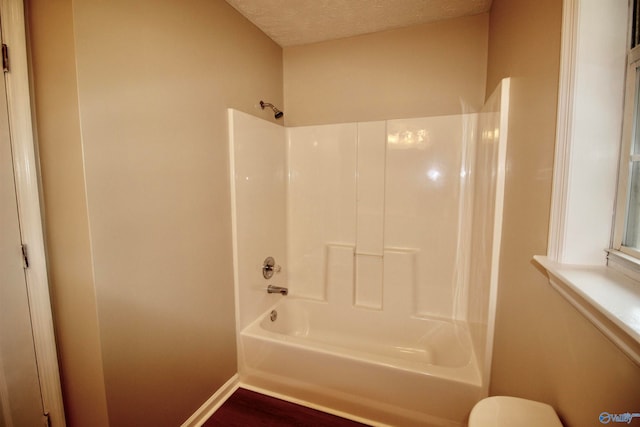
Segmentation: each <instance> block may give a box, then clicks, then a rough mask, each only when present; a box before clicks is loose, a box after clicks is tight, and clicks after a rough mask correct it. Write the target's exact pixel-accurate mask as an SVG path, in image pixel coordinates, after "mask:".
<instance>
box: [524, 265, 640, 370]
mask: <svg viewBox="0 0 640 427" xmlns="http://www.w3.org/2000/svg"><path fill="white" fill-rule="evenodd" d="M533 258H534V260H535V261H536V262H537V263H538V264H539V265H540V266H542V267H543V268H544V269H545V270H546V272H547V276H548V278H549V283H550V284H551V286H553V287H554V288H555V289H556V290H557V291H558V292H559V293H560V295H562V296H563V297H564V298H565V299H567V300H568V301H569V302H570V303H571V304H572V305H573V306H574V307H575V308H576V309H577V310H578V311H580V312H581V313H582V314H583V315H584V316H585V317H586V318H587V319H589V320H590V321H591V322H592V323H593V324H594V325H595V326H596V327H597V328H598V329H599V330H600V331H602V333H604V334H605V335H606V336H607V337H608V338H609V339H610V340H611V341H612V342H613V343H614V344H615V345H617V346H618V347H619V348H620V349H621V350H622V351H623V352H624V353H625V354H626V355H627V356H629V357H630V358H631V359H632V360H633V361H634V362H635V363H636V364H638V365H640V283H638V282H637V281H635V280H633V279H631V278H629V277H627V276H625V275H624V274H622V273H621V272H619V271H615V270H614V269H612V268H611V267H607V266H576V265H568V264H560V263H557V262H554V261H551V260H550V259H549V258H547V257H546V256H539V255H536V256H534V257H533Z"/></svg>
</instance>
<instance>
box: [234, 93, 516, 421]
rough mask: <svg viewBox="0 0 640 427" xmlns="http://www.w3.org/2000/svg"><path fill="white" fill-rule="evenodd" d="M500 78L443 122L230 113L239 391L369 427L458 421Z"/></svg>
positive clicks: (485, 363) (476, 380)
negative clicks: (269, 266)
mask: <svg viewBox="0 0 640 427" xmlns="http://www.w3.org/2000/svg"><path fill="white" fill-rule="evenodd" d="M508 88H509V82H508V80H505V81H503V83H502V85H501V87H499V88H498V89H497V90H496V92H495V93H494V94H493V95H492V96H491V98H490V99H489V101H488V102H487V104H486V105H485V107H484V109H483V111H482V112H480V113H470V114H462V115H454V116H438V117H425V118H412V119H399V120H388V121H377V122H365V123H345V124H332V125H321V126H305V127H296V128H288V129H286V128H283V127H280V126H277V125H274V124H272V123H269V122H266V121H263V120H260V119H257V118H255V117H253V116H250V115H247V114H244V113H241V112H238V111H234V110H229V120H230V157H231V175H232V179H231V187H232V188H231V192H232V204H233V207H232V209H233V233H234V239H233V240H234V268H235V281H236V283H235V285H236V314H237V318H236V320H237V331H238V349H239V355H238V356H239V362H238V363H239V373H240V380H241V382H242V383H243V384H244V385H245V386H247V387H254V388H259V389H261V390H263V391H267V392H270V393H275V394H279V395H284V396H287V397H289V398H291V399H294V400H302V401H304V402H307V403H310V404H314V405H320V406H322V407H324V408H325V409H328V410H331V411H338V412H339V413H341V414H343V415H344V414H347V415H349V416H351V417H355V418H360V419H364V420H366V421H367V422H369V423H374V424H375V423H378V424H380V425H384V424H391V425H434V426H440V425H441V426H456V425H462V424H463V423H464V421H465V418H466V416H467V415H468V412H469V410H470V409H471V407H472V406H473V404H474V403H475V402H476V401H477V400H479V399H480V398H482V397H483V396H485V395H486V393H487V387H488V377H489V369H490V363H491V348H492V341H493V317H494V311H495V295H496V283H497V267H498V266H497V260H498V251H499V246H500V244H499V242H500V230H501V215H502V193H503V187H504V158H505V150H506V145H505V143H506V129H507V127H506V120H507V114H506V113H507V112H508ZM267 256H273V257H274V258H275V259H276V262H277V263H278V264H280V265H282V271H281V272H280V273H278V274H276V275H274V277H273V278H272V279H269V280H265V279H264V278H263V277H262V274H261V271H260V269H261V263H262V261H263V260H264V259H265V258H266V257H267ZM269 284H273V285H278V286H286V287H288V288H289V295H288V296H284V297H283V296H281V295H273V294H271V295H270V294H267V292H266V287H267V286H268V285H269ZM272 310H275V311H276V312H277V319H275V320H272V317H274V316H271V315H270V314H271V312H272Z"/></svg>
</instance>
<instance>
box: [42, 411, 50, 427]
mask: <svg viewBox="0 0 640 427" xmlns="http://www.w3.org/2000/svg"><path fill="white" fill-rule="evenodd" d="M43 422H44V427H51V417H50V416H49V413H48V412H45V414H44V420H43Z"/></svg>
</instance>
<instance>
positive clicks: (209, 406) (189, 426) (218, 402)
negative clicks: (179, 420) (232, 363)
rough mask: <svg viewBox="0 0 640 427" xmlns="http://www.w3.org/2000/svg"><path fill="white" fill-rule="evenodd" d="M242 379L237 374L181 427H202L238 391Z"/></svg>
mask: <svg viewBox="0 0 640 427" xmlns="http://www.w3.org/2000/svg"><path fill="white" fill-rule="evenodd" d="M239 384H240V378H239V377H238V374H235V375H234V376H232V377H231V378H229V380H228V381H227V382H226V383H224V384H223V385H222V387H220V388H219V389H218V390H217V391H216V392H215V393H213V395H212V396H211V397H210V398H209V399H207V401H206V402H204V403H203V404H202V406H201V407H199V408H198V409H197V410H196V412H194V413H193V415H191V416H190V417H189V419H188V420H187V421H185V422H184V423H183V424H182V425H181V426H180V427H200V426H202V424H204V422H205V421H207V420H208V419H209V417H211V415H213V413H214V412H215V411H216V410H218V408H219V407H220V406H222V404H223V403H224V402H225V401H226V400H227V399H228V398H229V396H231V395H232V394H233V392H234V391H236V390H237V389H238V385H239Z"/></svg>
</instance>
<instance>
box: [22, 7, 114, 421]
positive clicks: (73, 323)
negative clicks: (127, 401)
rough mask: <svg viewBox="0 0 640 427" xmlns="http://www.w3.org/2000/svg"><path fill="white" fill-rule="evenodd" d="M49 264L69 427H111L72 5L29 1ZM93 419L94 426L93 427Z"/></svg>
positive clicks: (36, 114) (29, 24) (30, 35)
mask: <svg viewBox="0 0 640 427" xmlns="http://www.w3.org/2000/svg"><path fill="white" fill-rule="evenodd" d="M27 6H28V11H27V14H28V26H29V29H30V31H29V37H30V42H31V43H30V48H31V64H32V69H33V70H35V72H34V73H32V78H33V84H34V89H35V92H34V101H35V110H36V111H35V118H36V121H37V128H36V131H37V136H38V139H39V146H38V148H39V154H40V165H41V174H42V182H43V187H44V191H43V196H44V208H45V227H46V240H47V258H48V263H49V278H50V286H51V299H52V306H53V314H54V319H55V332H56V338H57V341H58V353H59V361H60V365H61V366H60V368H61V375H62V388H63V390H62V391H63V395H64V399H65V400H64V403H65V412H66V414H65V415H66V418H67V422H68V425H69V426H82V425H93V426H96V427H104V426H108V425H109V424H108V415H107V405H106V403H107V401H106V394H105V389H104V375H103V367H102V353H101V348H100V331H99V329H98V314H97V305H96V295H95V289H94V280H93V265H92V259H91V246H90V236H89V220H88V216H87V206H86V203H87V199H86V196H85V188H84V171H83V159H82V143H81V139H80V117H79V110H78V93H77V89H76V69H75V49H74V39H73V16H72V11H71V1H70V0H32V1H30V2H27ZM90 420H91V424H87V423H88V422H89V421H90Z"/></svg>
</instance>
